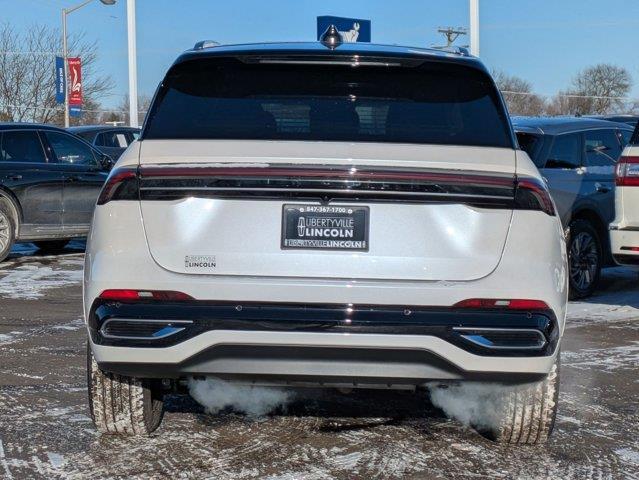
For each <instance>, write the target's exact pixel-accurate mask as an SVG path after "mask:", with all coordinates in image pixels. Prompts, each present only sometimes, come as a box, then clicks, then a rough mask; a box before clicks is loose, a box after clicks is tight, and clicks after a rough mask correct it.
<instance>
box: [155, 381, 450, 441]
mask: <svg viewBox="0 0 639 480" xmlns="http://www.w3.org/2000/svg"><path fill="white" fill-rule="evenodd" d="M294 392H295V393H294V395H293V398H294V400H292V401H291V402H290V403H288V404H286V405H283V406H279V407H277V408H276V409H275V410H274V411H272V412H271V413H269V414H268V415H266V416H265V417H259V418H255V417H251V416H247V415H244V414H243V412H240V411H237V410H235V409H234V408H233V407H227V408H225V409H223V410H221V411H220V412H217V413H215V414H211V413H207V412H206V411H205V409H204V408H203V407H202V406H200V405H199V404H198V403H197V402H195V400H193V399H192V398H191V397H190V396H189V395H186V394H184V395H171V396H169V397H167V398H166V399H165V411H166V412H174V413H178V412H179V413H192V414H194V415H195V416H196V421H197V422H198V423H200V424H202V425H206V426H209V427H219V426H221V425H223V424H225V423H226V422H236V421H238V419H243V420H244V421H246V422H256V421H263V420H264V419H268V418H278V417H280V418H287V417H299V418H302V417H306V418H309V417H310V418H316V419H317V420H318V421H317V422H314V424H315V428H314V429H315V430H316V431H318V432H325V433H329V432H343V431H356V430H367V429H372V428H376V427H380V426H396V425H400V424H402V423H403V422H405V421H413V420H418V419H431V420H444V419H445V418H446V417H445V415H444V414H443V412H442V411H441V410H439V409H437V408H435V407H433V406H432V405H431V403H430V401H429V395H428V393H427V392H425V391H418V392H408V391H398V390H366V389H357V390H353V391H352V392H350V393H341V392H339V391H337V390H334V389H311V388H300V389H294Z"/></svg>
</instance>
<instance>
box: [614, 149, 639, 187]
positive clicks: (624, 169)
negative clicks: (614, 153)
mask: <svg viewBox="0 0 639 480" xmlns="http://www.w3.org/2000/svg"><path fill="white" fill-rule="evenodd" d="M616 174H617V175H616V184H617V186H618V187H639V157H630V156H624V157H621V158H620V159H619V162H618V163H617V169H616Z"/></svg>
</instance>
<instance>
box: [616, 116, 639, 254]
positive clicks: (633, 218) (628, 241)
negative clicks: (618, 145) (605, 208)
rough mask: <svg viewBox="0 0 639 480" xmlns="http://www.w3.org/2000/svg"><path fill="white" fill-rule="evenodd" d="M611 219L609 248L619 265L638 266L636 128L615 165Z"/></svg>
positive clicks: (638, 138) (638, 135) (638, 142)
mask: <svg viewBox="0 0 639 480" xmlns="http://www.w3.org/2000/svg"><path fill="white" fill-rule="evenodd" d="M616 173H617V176H616V184H617V188H616V189H615V213H616V216H615V219H614V220H613V222H612V223H611V224H610V246H611V249H612V255H613V257H614V259H615V261H616V262H617V263H619V264H621V265H639V127H635V131H634V134H633V135H632V138H631V139H630V143H629V144H628V145H627V146H626V148H625V150H624V151H623V153H622V156H621V158H620V159H619V162H618V163H617V172H616Z"/></svg>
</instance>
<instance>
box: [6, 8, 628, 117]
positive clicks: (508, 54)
mask: <svg viewBox="0 0 639 480" xmlns="http://www.w3.org/2000/svg"><path fill="white" fill-rule="evenodd" d="M79 1H80V0H0V12H2V16H1V17H0V22H8V23H10V24H12V25H13V26H15V27H16V28H19V29H26V28H29V26H31V25H33V24H36V23H46V24H49V25H52V26H55V27H57V26H59V24H60V10H61V8H62V7H65V6H71V5H75V4H77V3H79ZM480 12H481V14H480V15H481V29H480V34H481V58H482V59H483V60H484V62H485V63H486V64H487V65H488V67H490V68H496V69H500V70H503V71H505V72H507V73H510V74H514V75H518V76H520V77H523V78H525V79H527V80H529V81H530V82H531V83H532V84H533V87H534V90H535V91H536V92H539V93H542V94H553V93H555V92H556V91H557V90H559V89H561V88H565V87H566V86H567V85H568V84H569V82H570V80H571V79H572V78H573V77H574V75H575V74H576V73H577V72H578V71H579V70H580V69H583V68H584V67H586V66H588V65H592V64H595V63H600V62H608V63H613V64H617V65H621V66H624V67H626V68H627V69H628V70H629V71H630V73H631V74H632V76H633V79H634V82H635V85H634V88H633V91H632V96H633V97H639V55H637V54H636V52H637V44H639V1H637V0H480ZM318 15H341V16H353V17H359V18H369V19H371V20H372V40H373V42H378V43H396V44H404V45H417V46H431V45H433V44H439V43H441V42H442V37H441V36H440V35H439V34H438V33H437V32H436V30H437V27H439V26H449V25H452V26H467V25H468V0H401V1H388V0H386V1H377V0H366V1H364V0H352V1H348V0H341V1H337V0H314V1H310V0H270V1H269V0H266V1H264V0H261V1H258V0H137V20H138V22H137V23H138V35H137V40H138V73H139V90H140V93H141V94H152V93H153V91H154V90H155V87H156V85H157V84H158V82H159V81H160V80H161V78H162V76H163V75H164V72H165V71H166V69H167V68H168V66H169V65H170V64H171V62H172V61H173V60H174V59H175V57H176V56H177V55H178V54H179V53H180V52H182V51H184V50H186V49H188V48H191V47H192V46H193V44H194V43H195V42H196V41H197V40H201V39H214V40H217V41H219V42H222V43H241V42H254V41H273V40H314V39H315V18H316V17H317V16H318ZM69 30H70V32H78V31H85V33H86V36H87V39H90V40H95V41H96V42H97V44H98V48H99V55H100V60H99V63H100V64H99V68H100V69H101V70H103V71H104V72H108V73H109V74H110V75H111V77H112V78H113V79H114V81H115V88H114V90H113V92H112V95H111V96H110V97H106V98H104V99H103V103H104V104H105V105H107V106H112V105H115V104H117V103H118V102H119V100H120V98H121V97H122V96H123V95H125V94H126V92H127V85H128V81H127V40H126V0H118V2H117V4H116V5H115V6H103V5H102V4H101V3H99V2H98V1H97V0H96V1H95V2H94V3H93V4H91V5H89V6H87V7H85V8H84V9H82V10H79V11H77V12H75V13H73V14H72V15H71V16H70V17H69ZM52 61H53V60H52Z"/></svg>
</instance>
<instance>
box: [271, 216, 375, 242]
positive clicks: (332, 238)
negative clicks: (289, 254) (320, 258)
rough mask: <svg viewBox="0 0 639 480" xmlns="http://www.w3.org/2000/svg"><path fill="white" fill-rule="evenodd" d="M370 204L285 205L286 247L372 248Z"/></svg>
mask: <svg viewBox="0 0 639 480" xmlns="http://www.w3.org/2000/svg"><path fill="white" fill-rule="evenodd" d="M368 218H369V208H368V207H351V206H332V205H330V206H329V205H284V208H283V211H282V248H298V249H312V250H359V251H367V250H368Z"/></svg>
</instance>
